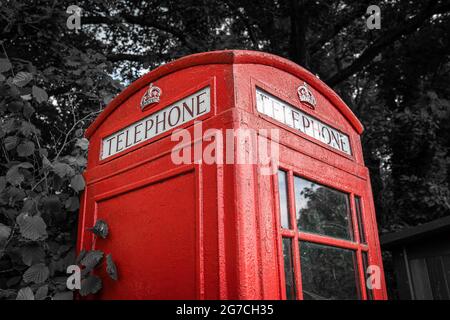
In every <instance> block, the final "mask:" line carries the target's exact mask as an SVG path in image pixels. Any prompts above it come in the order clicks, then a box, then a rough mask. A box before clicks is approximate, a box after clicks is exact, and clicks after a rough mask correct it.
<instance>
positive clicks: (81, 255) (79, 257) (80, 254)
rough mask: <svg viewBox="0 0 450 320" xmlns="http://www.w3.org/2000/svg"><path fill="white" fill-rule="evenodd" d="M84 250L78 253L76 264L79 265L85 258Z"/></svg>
mask: <svg viewBox="0 0 450 320" xmlns="http://www.w3.org/2000/svg"><path fill="white" fill-rule="evenodd" d="M86 253H87V252H86V250H84V249H83V250H81V251H80V253H79V254H78V257H77V259H76V260H75V263H76V264H79V263H80V262H81V260H83V258H84V257H85V256H86Z"/></svg>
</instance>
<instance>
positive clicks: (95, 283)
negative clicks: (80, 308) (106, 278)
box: [80, 274, 102, 297]
mask: <svg viewBox="0 0 450 320" xmlns="http://www.w3.org/2000/svg"><path fill="white" fill-rule="evenodd" d="M101 288H102V279H100V278H99V277H98V276H96V275H93V274H91V275H89V276H88V277H87V278H86V279H83V280H82V281H81V289H80V294H81V295H82V296H83V297H84V296H87V295H88V294H95V293H97V292H98V291H99V290H100V289H101Z"/></svg>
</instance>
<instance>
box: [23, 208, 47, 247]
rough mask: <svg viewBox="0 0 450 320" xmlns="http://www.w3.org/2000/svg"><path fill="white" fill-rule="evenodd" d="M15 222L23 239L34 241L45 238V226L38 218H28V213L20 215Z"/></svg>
mask: <svg viewBox="0 0 450 320" xmlns="http://www.w3.org/2000/svg"><path fill="white" fill-rule="evenodd" d="M16 222H17V224H18V225H19V227H20V233H21V235H22V237H24V238H25V239H29V240H33V241H36V240H38V239H41V238H44V237H47V230H46V229H47V225H46V224H45V222H44V220H43V219H42V218H41V217H39V216H30V215H29V214H28V213H21V214H20V215H19V216H18V217H17V218H16Z"/></svg>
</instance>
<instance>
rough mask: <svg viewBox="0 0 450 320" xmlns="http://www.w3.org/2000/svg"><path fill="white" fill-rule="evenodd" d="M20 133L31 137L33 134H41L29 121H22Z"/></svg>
mask: <svg viewBox="0 0 450 320" xmlns="http://www.w3.org/2000/svg"><path fill="white" fill-rule="evenodd" d="M20 132H21V133H22V134H23V135H24V136H25V137H29V136H31V135H32V134H37V133H39V130H38V129H37V128H36V127H35V126H34V125H33V124H32V123H30V122H28V121H22V123H21V126H20Z"/></svg>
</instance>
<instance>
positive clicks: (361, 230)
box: [355, 196, 366, 243]
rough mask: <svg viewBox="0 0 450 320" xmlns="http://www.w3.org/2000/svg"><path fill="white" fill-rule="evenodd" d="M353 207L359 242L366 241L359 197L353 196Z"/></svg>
mask: <svg viewBox="0 0 450 320" xmlns="http://www.w3.org/2000/svg"><path fill="white" fill-rule="evenodd" d="M355 209H356V216H357V217H358V229H359V241H360V242H361V243H366V234H365V232H364V223H363V217H362V209H361V198H360V197H357V196H355Z"/></svg>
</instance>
